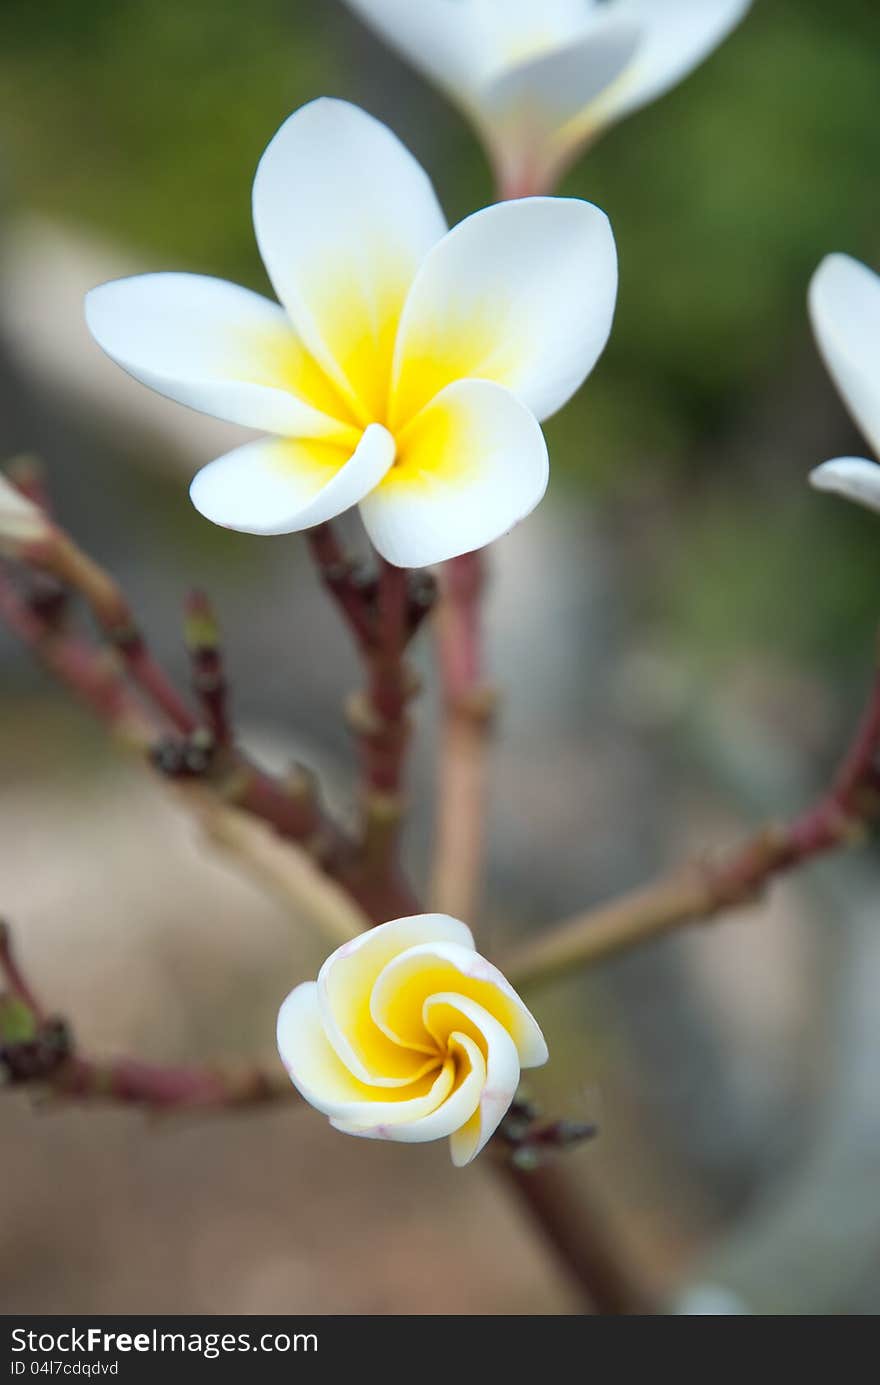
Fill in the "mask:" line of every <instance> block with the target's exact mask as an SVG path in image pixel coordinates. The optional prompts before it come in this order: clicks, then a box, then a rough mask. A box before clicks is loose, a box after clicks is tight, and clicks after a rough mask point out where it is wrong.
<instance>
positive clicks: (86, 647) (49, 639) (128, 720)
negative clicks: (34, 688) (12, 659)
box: [0, 573, 157, 746]
mask: <svg viewBox="0 0 880 1385" xmlns="http://www.w3.org/2000/svg"><path fill="white" fill-rule="evenodd" d="M0 617H2V619H3V621H4V622H5V624H6V625H7V626H8V627H9V628H10V629H11V630H12V631H13V633H14V634H15V635H17V636H18V638H19V639H20V640H21V641H22V642H23V643H24V644H26V645H27V646H28V648H29V649H31V650H32V651H33V652H34V654H36V656H37V657H38V658H39V659H40V661H41V662H42V663H43V664H44V665H45V666H46V668H47V669H48V670H49V672H50V673H52V674H53V675H54V677H56V678H57V679H58V681H59V682H61V683H63V684H64V685H65V686H66V687H67V688H69V689H70V690H71V692H73V693H74V694H75V695H76V696H77V697H78V698H80V699H81V700H82V701H83V702H85V703H86V704H87V705H88V706H89V707H90V708H91V710H92V711H93V712H94V713H95V715H96V716H98V717H99V718H100V720H101V721H102V722H104V723H105V725H106V726H108V728H109V729H110V730H115V731H123V732H124V733H125V734H127V735H130V736H131V737H132V738H133V739H134V740H136V741H137V742H138V743H140V744H141V745H144V746H145V745H147V744H148V743H149V741H150V740H151V739H152V738H153V736H154V735H155V734H156V730H157V728H156V726H155V723H154V722H153V721H152V720H151V718H150V717H149V715H148V714H147V712H146V711H145V709H144V708H143V706H142V704H141V703H140V702H139V701H138V700H137V698H136V697H134V696H133V694H132V693H131V692H130V691H129V689H128V688H127V687H126V684H125V681H124V679H123V678H122V677H121V675H120V670H119V667H118V664H117V662H116V660H115V659H114V657H113V656H112V655H110V654H108V653H107V652H102V651H100V650H96V649H95V648H94V647H93V646H92V645H90V644H89V642H88V641H87V640H85V639H82V638H81V637H80V636H78V635H73V634H70V633H65V632H61V631H58V630H56V629H55V628H54V626H53V624H52V622H51V621H50V620H48V619H46V617H44V616H42V615H41V614H40V613H39V612H38V611H36V610H34V609H33V608H32V607H31V606H29V605H28V603H27V601H25V600H24V598H23V597H22V596H21V594H20V593H19V592H18V591H17V590H16V588H15V587H14V586H13V584H12V582H11V581H10V580H9V579H8V577H5V576H4V575H3V574H2V573H0Z"/></svg>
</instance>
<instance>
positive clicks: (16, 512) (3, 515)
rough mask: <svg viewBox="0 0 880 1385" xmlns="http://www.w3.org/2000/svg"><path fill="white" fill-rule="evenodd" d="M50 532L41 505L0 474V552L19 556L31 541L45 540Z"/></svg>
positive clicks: (49, 526) (50, 528)
mask: <svg viewBox="0 0 880 1385" xmlns="http://www.w3.org/2000/svg"><path fill="white" fill-rule="evenodd" d="M51 532H52V526H51V524H50V522H49V520H48V519H47V518H46V516H45V515H44V513H43V511H42V510H41V509H40V508H39V506H38V505H35V504H34V502H33V501H32V500H28V498H27V496H25V495H22V493H21V491H19V490H16V488H15V486H13V485H12V483H11V482H10V481H7V479H6V477H5V476H2V475H0V553H4V554H5V555H6V556H7V557H13V558H14V557H17V556H18V555H19V554H20V553H21V550H22V549H23V548H25V547H27V545H28V544H31V543H42V542H43V541H44V540H45V539H48V538H49V537H50V535H51Z"/></svg>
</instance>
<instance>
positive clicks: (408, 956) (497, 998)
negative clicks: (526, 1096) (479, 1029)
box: [370, 942, 547, 1068]
mask: <svg viewBox="0 0 880 1385" xmlns="http://www.w3.org/2000/svg"><path fill="white" fill-rule="evenodd" d="M446 991H450V992H454V993H455V994H456V995H461V996H464V997H467V998H469V999H471V1000H474V1001H476V1002H477V1004H478V1005H482V1006H483V1008H484V1009H485V1010H488V1012H489V1014H490V1015H492V1016H493V1017H494V1018H495V1019H496V1020H498V1022H499V1023H500V1024H501V1025H503V1027H504V1028H505V1029H506V1030H507V1032H508V1033H509V1034H510V1036H511V1038H512V1039H513V1042H514V1044H515V1045H516V1048H517V1052H518V1053H519V1061H520V1066H521V1067H524V1068H537V1067H540V1066H541V1065H542V1063H546V1061H547V1045H546V1043H545V1042H544V1036H543V1034H542V1033H541V1030H540V1028H539V1027H538V1023H537V1021H536V1019H535V1017H534V1016H533V1015H532V1014H531V1012H530V1011H529V1010H528V1009H527V1008H526V1006H525V1005H524V1004H523V1002H522V1000H521V999H520V997H519V996H518V995H517V993H516V991H515V990H514V989H513V987H512V986H511V985H510V983H509V981H507V980H506V979H505V978H504V976H503V975H502V974H501V972H500V971H499V970H498V968H497V967H493V966H492V964H491V962H487V961H486V959H485V957H481V956H480V955H479V954H478V953H475V952H471V951H470V949H469V948H465V947H461V946H460V945H459V944H457V943H452V942H449V943H444V942H427V943H420V944H418V945H417V946H415V947H411V948H408V949H407V951H406V952H402V953H400V954H399V956H397V957H395V958H394V959H393V960H392V961H390V962H389V963H388V964H387V966H386V967H385V968H384V970H383V971H382V973H381V975H380V976H379V977H378V978H377V979H376V983H375V985H374V987H373V991H372V997H371V1001H370V1008H371V1010H372V1013H373V1016H374V1018H375V1019H377V1020H381V1023H382V1025H383V1028H384V1029H385V1031H386V1032H387V1033H389V1034H394V1035H396V1036H397V1037H398V1041H399V1042H400V1043H412V1042H413V1041H414V1040H416V1039H417V1038H418V1037H419V1035H420V1034H421V1033H422V1032H423V1030H424V1023H423V1020H422V1007H423V1005H424V1003H425V1001H426V1000H428V999H429V998H430V997H431V996H433V995H439V994H440V993H441V992H446Z"/></svg>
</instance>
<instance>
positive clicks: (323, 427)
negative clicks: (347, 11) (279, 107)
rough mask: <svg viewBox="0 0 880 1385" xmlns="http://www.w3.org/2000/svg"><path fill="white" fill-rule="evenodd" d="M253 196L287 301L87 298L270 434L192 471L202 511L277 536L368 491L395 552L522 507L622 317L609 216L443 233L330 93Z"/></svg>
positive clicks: (532, 496) (131, 342) (155, 290)
mask: <svg viewBox="0 0 880 1385" xmlns="http://www.w3.org/2000/svg"><path fill="white" fill-rule="evenodd" d="M253 209H254V225H255V228H256V233H257V241H258V243H259V247H260V251H261V254H262V257H263V261H264V263H265V265H266V268H267V270H268V272H269V277H270V279H271V280H272V283H273V286H274V288H275V290H276V292H277V294H278V297H279V299H280V300H281V303H282V304H283V307H280V306H279V305H278V304H276V303H271V302H269V301H268V300H267V299H265V298H261V297H260V296H259V295H257V294H255V293H251V292H250V291H248V290H247V289H243V288H237V287H235V286H234V285H232V284H228V283H224V282H223V281H221V280H218V279H210V278H203V277H200V276H197V275H193V274H148V275H144V276H141V277H139V278H134V279H123V280H120V281H118V282H116V283H110V284H105V285H103V286H102V287H101V288H98V289H94V290H93V291H92V292H91V293H90V294H89V295H88V298H87V304H86V316H87V320H88V325H89V327H90V329H91V331H92V333H93V335H94V336H95V338H96V339H97V341H98V342H99V344H100V345H101V346H102V347H103V348H104V350H105V351H106V352H107V353H108V354H109V355H110V356H112V357H113V359H114V360H116V361H117V362H118V363H119V364H120V365H121V366H123V367H124V368H125V369H126V370H127V371H128V372H129V373H130V374H132V375H134V376H136V377H137V378H138V379H139V380H142V381H143V382H144V383H145V384H148V385H151V386H152V388H153V389H156V390H158V391H159V392H160V393H162V394H166V395H168V396H169V397H170V398H172V399H176V400H179V401H181V402H182V403H185V404H190V405H191V406H193V407H194V408H196V409H201V410H203V411H204V412H206V413H212V414H215V415H216V416H217V417H218V418H223V419H227V420H230V421H231V422H233V423H239V424H244V425H245V426H247V427H252V428H258V429H263V430H265V431H266V432H267V433H270V434H272V436H271V437H268V438H263V439H260V440H259V441H256V442H251V443H248V444H246V445H245V446H244V447H240V448H238V449H236V450H235V451H234V452H230V453H228V454H227V455H226V456H225V457H221V458H220V459H219V460H218V461H215V462H212V463H211V464H210V465H209V466H206V467H205V468H204V469H203V470H202V471H201V472H199V474H198V476H197V477H196V478H195V481H194V482H193V485H192V490H191V495H192V499H193V503H194V504H195V506H196V508H197V509H198V510H200V511H201V513H202V514H203V515H206V516H207V518H208V519H211V520H213V521H214V522H215V523H217V524H222V525H225V526H227V527H228V528H230V529H239V530H243V531H245V532H248V533H255V534H286V533H291V532H293V531H294V530H299V529H306V528H309V527H310V526H312V525H316V524H321V523H323V522H324V521H326V520H330V519H332V518H333V517H334V516H336V515H339V514H341V513H342V512H343V511H344V510H347V509H349V508H350V507H351V506H353V505H358V506H359V507H360V512H361V516H362V518H363V521H364V524H365V526H366V528H367V532H368V533H369V536H370V538H371V539H372V541H373V543H374V545H375V546H376V548H377V549H378V551H379V552H380V553H381V554H382V556H383V557H384V558H386V559H387V560H388V561H389V562H390V563H394V564H395V565H397V566H398V567H422V566H425V565H427V564H430V563H436V562H441V561H443V560H445V559H447V558H452V557H454V556H456V555H458V554H460V553H465V552H469V551H470V550H472V549H476V548H480V547H482V546H483V545H484V544H487V543H489V542H491V541H492V540H493V539H496V538H498V537H499V535H501V534H503V533H505V532H506V531H507V530H508V529H510V528H511V527H512V526H513V525H514V524H515V523H516V522H517V521H518V520H520V519H522V518H523V517H524V516H525V515H527V514H528V513H529V512H530V511H531V510H532V509H533V508H534V506H535V505H537V503H538V501H539V500H540V499H541V496H542V495H543V493H544V490H545V488H546V485H547V472H548V467H547V449H546V445H545V442H544V437H543V434H542V432H541V429H540V426H539V420H541V419H544V418H546V417H548V415H550V414H552V413H554V412H555V411H556V410H557V409H559V408H560V407H561V406H562V405H563V404H564V403H565V402H566V400H567V399H568V398H569V397H570V396H571V395H572V394H573V393H574V392H575V390H576V389H578V387H579V386H580V385H581V383H582V382H583V380H584V379H585V378H586V376H587V375H588V374H589V372H590V371H591V370H592V368H593V366H594V365H595V363H596V361H597V359H598V357H599V355H600V353H601V351H602V349H603V347H604V345H605V342H606V340H607V338H608V334H609V331H610V329H611V320H612V317H613V313H614V302H615V297H616V292H617V259H616V251H615V246H614V238H613V236H612V233H611V228H610V226H609V224H608V219H607V217H606V216H605V215H604V213H603V212H601V211H599V210H598V208H596V207H593V206H591V205H590V204H589V203H588V202H581V201H577V200H572V199H561V198H529V199H527V200H525V201H523V202H520V203H517V204H515V205H513V204H511V205H504V206H495V207H488V208H486V209H485V210H483V211H480V212H477V213H476V214H475V215H473V216H470V217H468V218H467V220H465V221H463V222H461V224H460V225H458V226H456V227H455V229H454V230H452V231H447V228H446V223H445V221H444V219H443V213H442V211H441V210H440V206H439V204H438V202H437V198H436V196H435V194H434V191H433V189H432V187H431V184H430V182H429V180H428V178H427V176H426V174H425V173H424V171H423V170H422V168H421V167H420V166H419V164H418V163H417V162H416V160H415V159H414V158H413V157H412V155H411V154H410V153H409V152H408V151H407V150H406V149H405V148H404V146H403V145H402V144H401V143H400V142H399V140H398V139H397V138H396V137H395V136H394V135H393V134H392V133H391V132H390V131H389V130H388V129H387V128H386V127H385V126H384V125H382V124H380V123H379V122H378V121H376V120H374V119H373V118H372V117H371V116H369V115H366V114H365V113H364V112H363V111H361V110H359V109H358V108H357V107H355V106H350V105H348V104H347V103H345V102H342V101H332V100H326V99H323V100H319V101H314V102H312V103H311V104H310V105H308V106H304V107H303V108H302V109H301V110H299V111H297V112H296V113H295V114H294V115H292V116H291V117H290V118H289V119H288V120H287V121H286V122H285V124H284V125H282V127H281V129H280V130H279V131H278V133H277V134H276V136H275V138H274V139H273V140H272V142H271V143H270V145H269V147H268V149H267V150H266V152H265V154H264V155H263V157H262V159H261V161H260V165H259V168H258V169H257V175H256V179H255V181H254V196H253Z"/></svg>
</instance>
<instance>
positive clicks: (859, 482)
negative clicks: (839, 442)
mask: <svg viewBox="0 0 880 1385" xmlns="http://www.w3.org/2000/svg"><path fill="white" fill-rule="evenodd" d="M809 301H810V316H811V318H812V322H813V330H814V332H815V334H816V340H817V342H818V344H819V349H820V351H821V352H822V356H823V359H824V361H825V364H826V365H827V367H828V370H829V371H830V373H831V376H832V378H833V380H834V383H835V384H836V386H837V388H838V390H839V391H840V393H841V395H842V397H843V400H844V402H845V403H846V406H847V408H848V409H849V411H850V413H851V414H852V416H853V418H854V419H855V421H856V423H857V424H858V426H859V428H860V429H861V431H862V433H863V434H864V435H865V437H866V439H867V440H868V442H869V443H870V445H871V449H872V451H873V452H874V454H875V456H877V457H880V276H878V275H876V274H875V273H874V272H873V270H871V269H868V267H867V266H866V265H863V264H860V263H859V261H858V260H854V259H851V258H850V256H849V255H828V256H827V257H826V258H825V259H824V260H823V261H822V263H821V264H820V266H819V268H818V269H817V270H816V273H815V274H814V275H813V279H812V282H811V284H810V298H809ZM810 481H811V483H812V484H813V485H814V486H815V487H816V488H817V490H824V491H834V492H836V493H837V494H838V495H843V496H846V498H847V499H848V500H855V501H856V502H857V503H858V504H860V505H866V506H867V507H868V508H869V509H871V510H877V511H880V466H878V465H877V463H876V462H871V461H868V459H867V458H866V457H836V458H835V459H834V460H833V461H830V462H824V463H823V464H822V466H819V467H816V469H815V470H814V471H813V472H812V473H811V474H810Z"/></svg>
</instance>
